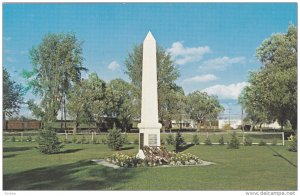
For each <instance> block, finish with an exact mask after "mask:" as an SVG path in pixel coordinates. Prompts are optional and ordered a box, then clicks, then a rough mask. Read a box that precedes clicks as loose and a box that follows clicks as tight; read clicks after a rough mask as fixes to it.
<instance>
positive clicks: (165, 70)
mask: <svg viewBox="0 0 300 196" xmlns="http://www.w3.org/2000/svg"><path fill="white" fill-rule="evenodd" d="M156 58H157V85H158V113H159V118H160V121H161V122H163V123H164V121H165V120H168V119H169V118H170V116H172V110H173V111H174V107H175V106H176V102H177V101H176V92H177V91H178V89H179V88H180V87H178V86H177V85H176V84H175V80H176V79H177V78H178V77H179V72H178V70H177V68H176V67H175V66H174V64H173V62H172V60H171V57H170V55H169V54H167V53H166V51H165V50H164V49H163V48H162V47H159V46H158V47H157V53H156ZM142 60H143V45H142V44H141V45H138V46H135V47H134V49H133V51H132V52H131V53H129V55H128V57H127V59H126V60H125V66H126V71H125V73H126V74H128V76H129V78H130V80H131V83H132V85H133V95H134V98H135V100H136V102H137V105H138V112H139V113H138V116H140V107H141V92H142V91H141V89H142Z"/></svg>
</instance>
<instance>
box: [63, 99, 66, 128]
mask: <svg viewBox="0 0 300 196" xmlns="http://www.w3.org/2000/svg"><path fill="white" fill-rule="evenodd" d="M63 104H64V106H63V107H64V121H65V122H64V128H65V131H67V112H66V97H64V103H63Z"/></svg>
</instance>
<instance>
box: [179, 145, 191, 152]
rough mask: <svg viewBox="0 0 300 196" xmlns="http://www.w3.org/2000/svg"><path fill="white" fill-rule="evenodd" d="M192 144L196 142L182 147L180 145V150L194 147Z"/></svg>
mask: <svg viewBox="0 0 300 196" xmlns="http://www.w3.org/2000/svg"><path fill="white" fill-rule="evenodd" d="M192 146H194V144H187V145H185V146H182V147H180V148H179V149H178V152H183V151H185V150H187V149H189V148H190V147H192Z"/></svg>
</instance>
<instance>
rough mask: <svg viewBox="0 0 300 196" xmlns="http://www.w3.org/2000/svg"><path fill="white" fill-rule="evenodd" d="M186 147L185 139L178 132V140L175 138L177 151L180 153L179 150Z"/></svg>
mask: <svg viewBox="0 0 300 196" xmlns="http://www.w3.org/2000/svg"><path fill="white" fill-rule="evenodd" d="M183 145H184V139H183V136H182V135H181V133H180V132H179V131H178V132H177V133H176V138H175V149H176V152H178V150H179V148H181V147H182V146H183Z"/></svg>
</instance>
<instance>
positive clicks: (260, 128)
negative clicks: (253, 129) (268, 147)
mask: <svg viewBox="0 0 300 196" xmlns="http://www.w3.org/2000/svg"><path fill="white" fill-rule="evenodd" d="M261 126H262V123H260V124H259V130H260V132H262V127H261Z"/></svg>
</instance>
